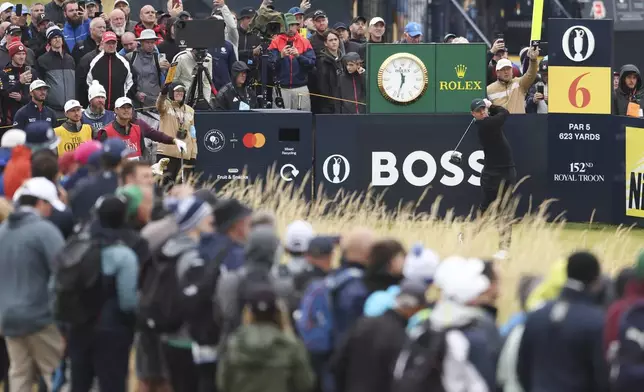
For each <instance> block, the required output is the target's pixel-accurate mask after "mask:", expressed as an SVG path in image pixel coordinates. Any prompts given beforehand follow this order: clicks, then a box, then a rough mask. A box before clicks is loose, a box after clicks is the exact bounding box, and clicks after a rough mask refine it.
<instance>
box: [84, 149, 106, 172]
mask: <svg viewBox="0 0 644 392" xmlns="http://www.w3.org/2000/svg"><path fill="white" fill-rule="evenodd" d="M102 155H103V151H102V150H98V151H94V152H93V153H91V154H90V156H89V158H87V166H89V167H91V168H93V169H95V170H98V169H100V167H101V156H102Z"/></svg>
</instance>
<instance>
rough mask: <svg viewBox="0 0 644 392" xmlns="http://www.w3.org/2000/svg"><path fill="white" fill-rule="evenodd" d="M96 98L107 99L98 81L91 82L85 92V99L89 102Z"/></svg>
mask: <svg viewBox="0 0 644 392" xmlns="http://www.w3.org/2000/svg"><path fill="white" fill-rule="evenodd" d="M96 97H103V98H107V94H106V93H105V88H104V87H103V86H101V83H100V82H99V81H98V80H93V81H92V85H91V86H89V89H88V90H87V98H89V100H90V101H91V100H92V99H94V98H96Z"/></svg>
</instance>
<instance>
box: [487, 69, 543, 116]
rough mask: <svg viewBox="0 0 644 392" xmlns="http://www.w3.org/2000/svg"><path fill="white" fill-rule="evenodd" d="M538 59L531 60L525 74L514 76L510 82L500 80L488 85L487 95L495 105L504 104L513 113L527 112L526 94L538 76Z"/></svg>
mask: <svg viewBox="0 0 644 392" xmlns="http://www.w3.org/2000/svg"><path fill="white" fill-rule="evenodd" d="M537 68H539V64H538V62H537V60H536V59H535V60H533V61H530V66H529V67H528V71H527V72H526V73H525V75H523V76H521V77H513V78H512V79H510V81H509V82H507V83H506V82H502V81H500V80H497V81H495V82H494V83H492V84H490V85H489V86H487V97H488V99H489V100H490V101H492V104H493V105H496V106H502V107H503V108H505V109H506V110H507V111H509V112H510V113H512V114H525V96H526V94H527V93H528V90H529V89H530V86H532V83H533V82H534V79H535V78H536V77H537Z"/></svg>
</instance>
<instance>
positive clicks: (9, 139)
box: [0, 128, 27, 148]
mask: <svg viewBox="0 0 644 392" xmlns="http://www.w3.org/2000/svg"><path fill="white" fill-rule="evenodd" d="M26 141H27V134H26V133H25V131H23V130H22V129H16V128H13V129H10V130H8V131H7V132H5V133H4V135H2V140H1V141H0V147H3V148H14V147H16V146H20V145H23V144H25V142H26Z"/></svg>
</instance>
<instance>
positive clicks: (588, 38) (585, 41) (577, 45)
mask: <svg viewBox="0 0 644 392" xmlns="http://www.w3.org/2000/svg"><path fill="white" fill-rule="evenodd" d="M573 33H574V35H573ZM571 35H573V37H572V45H571V42H570V41H571V39H570V36H571ZM561 47H562V49H563V52H564V54H565V55H566V57H568V59H570V61H574V62H576V63H580V62H582V61H585V60H588V59H589V58H590V56H592V54H593V52H594V51H595V36H594V35H593V32H592V31H590V29H589V28H588V27H586V26H579V25H577V26H572V27H570V28H569V29H568V30H566V32H565V33H564V35H563V37H562V38H561ZM582 53H583V54H582Z"/></svg>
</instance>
